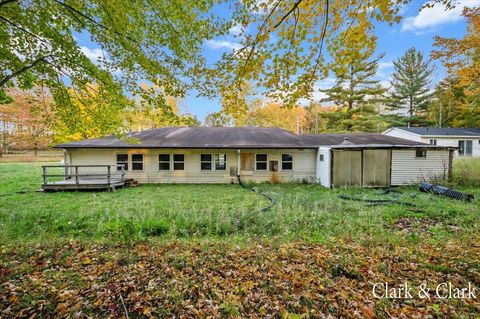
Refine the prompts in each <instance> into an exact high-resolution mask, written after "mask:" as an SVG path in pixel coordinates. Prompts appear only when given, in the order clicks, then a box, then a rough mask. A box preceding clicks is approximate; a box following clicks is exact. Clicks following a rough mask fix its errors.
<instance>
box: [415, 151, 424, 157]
mask: <svg viewBox="0 0 480 319" xmlns="http://www.w3.org/2000/svg"><path fill="white" fill-rule="evenodd" d="M415 157H416V158H426V157H427V150H416V151H415Z"/></svg>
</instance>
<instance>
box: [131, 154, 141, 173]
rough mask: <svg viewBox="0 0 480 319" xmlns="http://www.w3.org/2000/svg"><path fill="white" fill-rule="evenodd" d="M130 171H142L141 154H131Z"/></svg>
mask: <svg viewBox="0 0 480 319" xmlns="http://www.w3.org/2000/svg"><path fill="white" fill-rule="evenodd" d="M132 171H143V154H132Z"/></svg>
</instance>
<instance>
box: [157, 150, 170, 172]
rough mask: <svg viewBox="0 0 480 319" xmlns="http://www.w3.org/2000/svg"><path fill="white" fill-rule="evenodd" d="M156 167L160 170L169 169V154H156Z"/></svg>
mask: <svg viewBox="0 0 480 319" xmlns="http://www.w3.org/2000/svg"><path fill="white" fill-rule="evenodd" d="M158 169H159V170H160V171H169V170H170V154H158Z"/></svg>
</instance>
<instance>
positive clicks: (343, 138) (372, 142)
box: [302, 133, 430, 148]
mask: <svg viewBox="0 0 480 319" xmlns="http://www.w3.org/2000/svg"><path fill="white" fill-rule="evenodd" d="M302 139H303V140H304V141H305V143H308V144H310V145H315V146H338V147H346V148H347V147H350V148H351V147H359V146H390V147H392V146H393V147H414V146H430V144H425V143H420V142H415V141H411V140H405V139H403V138H398V137H393V136H388V135H383V134H375V133H346V134H308V135H302Z"/></svg>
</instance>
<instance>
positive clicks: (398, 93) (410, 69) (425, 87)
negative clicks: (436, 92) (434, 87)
mask: <svg viewBox="0 0 480 319" xmlns="http://www.w3.org/2000/svg"><path fill="white" fill-rule="evenodd" d="M393 66H394V71H393V73H392V78H391V80H390V84H391V85H392V89H393V92H392V93H391V95H390V102H389V107H390V108H391V109H394V110H398V109H407V110H408V114H409V115H410V116H411V117H412V116H414V115H418V114H419V113H422V112H424V111H426V110H427V108H428V105H429V102H430V100H431V97H432V93H431V92H430V88H429V85H430V81H431V78H430V77H431V75H432V72H433V67H432V66H431V65H430V60H424V58H423V54H422V53H421V52H419V51H417V50H416V49H415V48H410V49H408V50H407V51H406V52H405V54H404V55H403V56H401V57H400V58H398V59H397V60H396V61H394V62H393Z"/></svg>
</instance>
